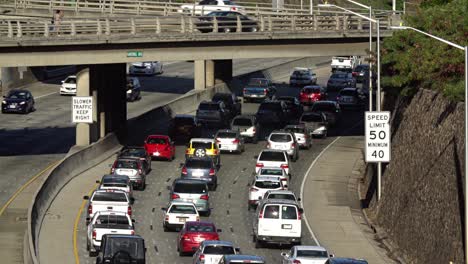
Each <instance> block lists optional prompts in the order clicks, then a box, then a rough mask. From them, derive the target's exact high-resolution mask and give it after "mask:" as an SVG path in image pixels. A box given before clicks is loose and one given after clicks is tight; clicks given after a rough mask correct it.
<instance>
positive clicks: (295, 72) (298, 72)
mask: <svg viewBox="0 0 468 264" xmlns="http://www.w3.org/2000/svg"><path fill="white" fill-rule="evenodd" d="M306 74H309V71H307V70H298V71H294V72H293V75H306Z"/></svg>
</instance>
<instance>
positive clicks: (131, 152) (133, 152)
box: [120, 148, 146, 157]
mask: <svg viewBox="0 0 468 264" xmlns="http://www.w3.org/2000/svg"><path fill="white" fill-rule="evenodd" d="M120 155H121V156H133V157H144V156H146V150H145V149H144V148H131V149H124V150H122V152H121V154H120Z"/></svg>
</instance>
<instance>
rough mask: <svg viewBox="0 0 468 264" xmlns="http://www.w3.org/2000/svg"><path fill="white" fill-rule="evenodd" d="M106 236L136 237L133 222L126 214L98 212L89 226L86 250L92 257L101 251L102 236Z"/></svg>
mask: <svg viewBox="0 0 468 264" xmlns="http://www.w3.org/2000/svg"><path fill="white" fill-rule="evenodd" d="M105 234H112V235H134V234H135V227H134V225H133V220H132V219H131V218H130V216H129V215H128V214H126V213H120V212H96V213H95V214H94V217H93V219H91V222H90V223H89V225H88V238H87V240H86V242H87V243H86V249H87V250H88V252H89V256H90V257H93V256H96V254H97V253H98V252H99V251H100V249H101V240H102V236H103V235H105Z"/></svg>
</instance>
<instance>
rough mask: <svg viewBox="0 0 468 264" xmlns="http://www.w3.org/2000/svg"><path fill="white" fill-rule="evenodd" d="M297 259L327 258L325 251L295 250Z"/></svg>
mask: <svg viewBox="0 0 468 264" xmlns="http://www.w3.org/2000/svg"><path fill="white" fill-rule="evenodd" d="M296 254H297V256H298V257H313V258H328V255H327V252H326V251H321V250H297V253H296Z"/></svg>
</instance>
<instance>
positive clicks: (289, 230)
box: [253, 199, 303, 248]
mask: <svg viewBox="0 0 468 264" xmlns="http://www.w3.org/2000/svg"><path fill="white" fill-rule="evenodd" d="M302 211H303V210H302V208H300V207H299V205H298V204H297V203H296V202H295V201H292V200H285V199H269V200H266V201H263V202H262V203H261V204H260V206H258V207H257V211H256V212H255V217H254V220H253V239H254V242H255V248H260V247H262V246H263V244H292V245H293V244H300V243H301V236H302V227H301V214H302Z"/></svg>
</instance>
